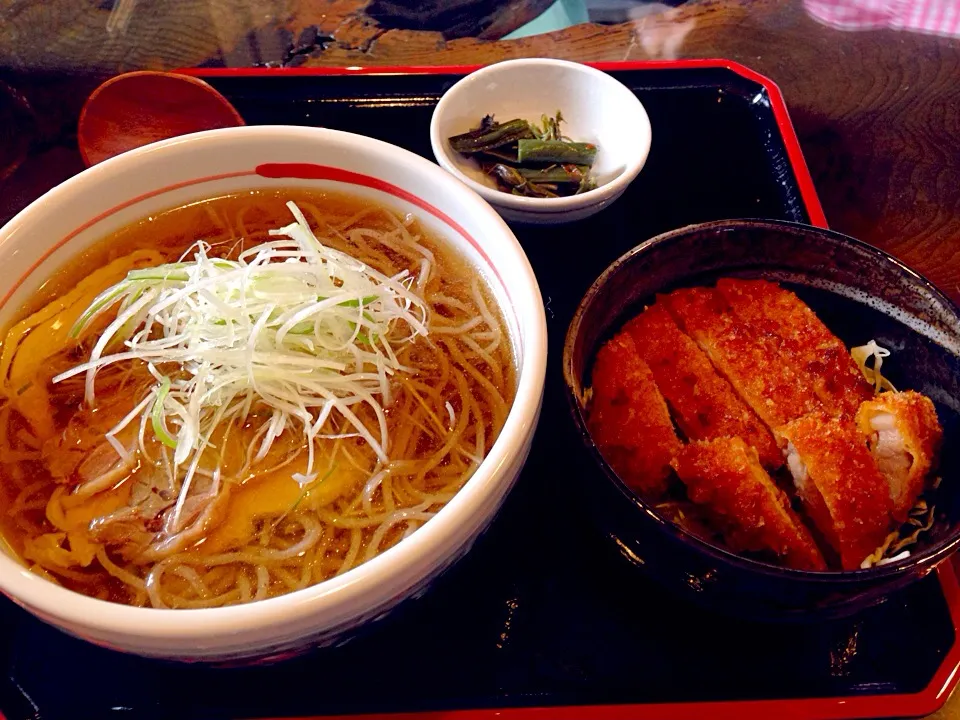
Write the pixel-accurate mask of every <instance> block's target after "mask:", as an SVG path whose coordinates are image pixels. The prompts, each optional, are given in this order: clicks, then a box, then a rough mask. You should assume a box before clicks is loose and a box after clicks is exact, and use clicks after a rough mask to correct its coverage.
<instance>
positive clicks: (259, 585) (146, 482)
mask: <svg viewBox="0 0 960 720" xmlns="http://www.w3.org/2000/svg"><path fill="white" fill-rule="evenodd" d="M16 317H17V318H18V322H16V323H15V324H13V325H12V326H11V327H10V328H9V329H8V331H7V333H6V338H5V340H4V342H3V349H2V354H0V381H2V394H3V400H2V405H0V444H2V446H3V452H2V453H0V493H2V498H3V507H4V508H5V512H4V513H3V514H2V531H3V536H4V538H5V540H6V541H7V543H8V544H9V545H10V547H11V548H12V550H13V551H14V552H15V553H16V554H17V556H18V557H20V558H22V559H23V561H24V562H25V563H26V564H27V565H28V566H29V567H30V568H31V569H32V570H33V571H35V572H37V573H39V574H41V575H43V576H45V577H47V578H48V579H50V580H52V581H54V582H56V583H59V584H61V585H63V586H66V587H68V588H71V589H73V590H76V591H78V592H82V593H84V594H87V595H90V596H93V597H97V598H101V599H105V600H111V601H115V602H120V603H127V604H132V605H137V606H147V607H161V608H204V607H219V606H224V605H230V604H235V603H242V602H249V601H253V600H259V599H264V598H268V597H272V596H276V595H280V594H283V593H287V592H291V591H294V590H297V589H301V588H304V587H307V586H309V585H312V584H315V583H318V582H322V581H323V580H326V579H328V578H331V577H333V576H335V575H338V574H341V573H343V572H346V571H347V570H349V569H350V568H352V567H355V566H356V565H358V564H360V563H362V562H364V561H365V560H368V559H370V558H371V557H373V556H375V555H376V554H377V553H379V552H382V551H383V550H385V549H387V548H389V547H391V546H393V545H395V544H396V543H398V542H400V541H402V539H403V538H405V537H407V536H408V535H410V534H411V533H413V532H415V531H416V530H417V529H418V528H419V527H420V526H422V525H423V524H424V523H426V522H428V521H429V520H430V518H431V517H433V516H434V515H435V514H436V513H437V512H438V511H439V510H440V508H442V507H443V505H444V504H445V503H446V502H448V501H449V500H450V498H452V497H453V495H454V494H455V493H456V492H457V490H459V489H460V487H462V485H463V484H464V483H465V482H466V481H467V480H468V479H469V477H470V475H471V474H472V473H473V471H474V470H475V469H476V468H477V466H478V465H479V464H480V462H481V461H482V459H483V458H484V456H485V455H486V453H487V451H488V450H489V448H490V447H491V445H492V444H493V442H494V441H495V440H496V438H497V436H498V434H499V432H500V430H501V428H502V427H503V424H504V422H505V420H506V416H507V413H508V411H509V408H510V405H511V403H512V401H513V398H514V393H515V389H516V377H515V374H516V371H515V362H514V357H513V353H512V348H511V346H510V341H509V338H508V337H507V333H506V329H505V327H504V323H503V319H502V318H501V316H500V314H499V310H498V309H497V307H496V304H495V303H494V302H493V300H492V297H491V294H490V293H489V291H488V288H487V287H486V285H485V284H484V281H483V280H482V278H481V277H480V276H479V274H478V273H477V272H476V270H475V269H474V268H473V267H472V266H471V265H470V264H469V263H468V262H467V261H466V260H465V259H463V258H461V257H460V256H459V255H458V254H457V253H455V252H453V251H451V250H450V248H449V247H447V246H446V245H445V244H444V243H443V242H441V241H438V240H437V239H436V238H433V237H431V236H430V234H429V233H427V232H426V231H425V230H424V229H423V228H422V227H421V226H420V225H419V223H418V222H417V220H416V219H415V218H413V217H411V216H409V215H408V216H398V215H396V214H395V213H393V212H392V211H390V210H388V209H385V208H383V207H382V206H380V205H377V204H372V203H369V202H366V201H360V200H357V199H355V198H351V197H347V196H343V195H338V194H334V193H328V192H319V191H304V190H269V191H266V190H265V191H256V192H244V193H237V194H233V195H227V196H224V197H218V198H214V199H211V200H208V201H204V202H200V203H195V204H192V205H187V206H184V207H180V208H177V209H173V210H170V211H167V212H164V213H160V214H157V215H154V216H152V217H150V218H145V219H143V220H141V221H139V222H137V223H135V224H133V225H131V226H128V227H126V228H124V229H123V230H121V231H119V232H117V233H116V234H114V235H113V236H111V237H109V238H106V239H105V240H103V241H102V242H100V243H98V244H97V245H95V246H93V247H92V248H90V249H89V250H87V251H85V252H84V253H83V254H82V255H81V256H79V257H78V258H77V259H76V261H75V262H73V263H71V264H70V266H69V267H66V268H63V269H62V270H61V271H60V272H59V273H57V274H56V275H55V276H54V277H52V278H51V279H50V280H49V281H48V282H47V283H45V285H44V286H43V287H42V288H41V290H40V291H39V292H38V293H37V295H36V297H35V298H34V299H33V300H32V301H31V302H30V303H29V304H28V305H27V306H26V307H24V308H23V310H22V311H21V312H20V313H18V314H17V316H16Z"/></svg>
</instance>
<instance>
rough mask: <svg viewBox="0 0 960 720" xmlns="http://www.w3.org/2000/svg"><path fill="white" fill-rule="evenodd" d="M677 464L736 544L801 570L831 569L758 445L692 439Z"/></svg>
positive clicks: (692, 491) (690, 489) (695, 497)
mask: <svg viewBox="0 0 960 720" xmlns="http://www.w3.org/2000/svg"><path fill="white" fill-rule="evenodd" d="M674 467H675V469H676V471H677V474H678V475H679V476H680V479H681V480H682V481H683V482H684V484H685V485H686V486H687V495H688V496H689V497H690V499H691V500H692V501H693V502H695V503H697V504H699V505H703V506H706V507H707V508H708V511H709V514H710V515H711V517H712V518H713V520H714V522H715V523H716V524H717V525H718V527H719V528H720V530H721V532H722V533H723V536H724V539H725V540H726V541H727V543H728V544H729V545H730V547H731V548H732V549H733V550H735V551H740V552H742V551H752V552H762V553H765V554H772V555H775V556H776V557H777V559H778V560H779V561H780V563H782V564H783V565H785V566H786V567H790V568H794V569H797V570H826V569H827V566H826V563H825V562H824V560H823V556H822V555H821V554H820V550H819V549H818V548H817V544H816V543H815V542H814V540H813V536H812V535H811V534H810V531H809V530H808V529H807V527H806V526H805V525H804V524H803V522H802V521H801V520H800V518H799V517H797V515H796V513H795V512H794V511H793V510H792V509H791V507H790V500H789V498H787V495H786V493H784V492H783V490H781V489H780V488H778V487H777V486H776V484H774V482H773V480H771V479H770V476H769V475H767V472H766V471H765V470H764V469H763V467H762V466H761V465H760V460H759V457H758V456H757V451H756V449H755V448H752V447H749V446H748V445H747V444H746V443H745V442H744V441H743V440H742V439H740V438H738V437H732V438H730V437H728V438H716V439H714V440H710V441H706V442H693V443H690V444H689V445H687V446H686V447H685V448H684V449H683V451H682V452H681V453H680V455H679V456H678V457H677V459H676V460H675V461H674Z"/></svg>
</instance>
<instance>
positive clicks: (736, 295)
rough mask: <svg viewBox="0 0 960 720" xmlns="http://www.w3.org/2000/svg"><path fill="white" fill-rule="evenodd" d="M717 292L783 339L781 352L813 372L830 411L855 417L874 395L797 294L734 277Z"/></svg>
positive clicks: (749, 320) (742, 316)
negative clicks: (858, 410) (861, 406)
mask: <svg viewBox="0 0 960 720" xmlns="http://www.w3.org/2000/svg"><path fill="white" fill-rule="evenodd" d="M717 291H718V292H719V293H720V294H721V295H723V297H724V299H725V300H726V301H727V303H728V304H729V305H730V307H731V309H732V310H733V313H734V315H736V316H737V318H738V319H739V320H741V321H742V322H744V323H746V324H747V325H748V326H750V327H752V328H754V329H755V330H756V331H757V333H758V334H762V335H766V336H772V337H776V338H778V339H779V340H780V341H782V344H781V357H782V358H783V360H784V361H785V362H791V363H792V364H793V365H794V367H796V368H797V369H798V370H800V371H801V373H806V374H807V375H808V377H809V378H810V380H811V381H812V384H813V389H814V391H815V392H816V394H817V397H818V398H819V399H820V402H822V403H823V406H824V408H825V409H826V410H827V411H829V412H831V413H833V414H837V415H840V414H846V415H851V416H852V415H854V414H855V413H856V412H857V408H858V407H859V406H860V403H861V402H863V401H864V400H868V399H870V398H871V397H873V388H872V387H871V385H870V383H868V382H867V381H866V378H864V377H863V373H862V372H860V369H859V368H858V367H857V364H856V362H854V360H853V358H852V357H851V356H850V353H849V352H848V351H847V348H846V346H845V345H844V344H843V342H842V341H841V340H840V338H838V337H837V336H836V335H834V334H833V333H832V332H830V330H829V329H828V328H827V326H826V325H824V324H823V323H822V322H821V321H820V318H818V317H817V316H816V314H815V313H814V312H813V310H811V309H810V308H809V307H807V305H806V304H805V303H804V302H803V301H802V300H800V298H798V297H797V296H796V295H795V294H793V293H792V292H790V291H789V290H785V289H784V288H782V287H780V286H779V285H777V284H776V283H772V282H767V281H766V280H740V279H735V278H724V279H722V280H719V281H718V282H717Z"/></svg>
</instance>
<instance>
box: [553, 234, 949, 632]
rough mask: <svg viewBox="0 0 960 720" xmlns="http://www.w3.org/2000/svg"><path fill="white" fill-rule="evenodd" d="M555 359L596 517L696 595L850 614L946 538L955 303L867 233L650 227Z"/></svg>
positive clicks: (582, 310)
mask: <svg viewBox="0 0 960 720" xmlns="http://www.w3.org/2000/svg"><path fill="white" fill-rule="evenodd" d="M563 373H564V381H565V384H566V388H567V395H568V400H569V405H570V408H571V411H572V415H573V421H574V423H573V424H574V427H575V429H576V431H577V432H578V434H579V435H580V437H581V439H582V440H583V446H584V452H583V453H582V454H581V460H582V464H581V472H580V476H581V479H582V481H583V484H584V490H585V494H586V495H587V496H588V497H589V498H590V501H591V505H592V509H593V510H594V513H593V515H594V517H595V518H596V520H597V523H598V524H599V525H600V527H601V529H602V531H603V533H604V534H605V535H606V536H608V537H609V538H610V539H611V540H612V541H613V543H614V547H615V548H616V549H617V550H618V551H619V553H620V554H621V555H622V556H623V557H624V558H625V559H626V560H627V561H628V562H631V563H633V564H634V565H636V566H637V567H638V568H639V569H641V570H642V571H644V572H646V573H648V574H650V575H652V576H653V577H654V578H655V579H657V580H658V581H660V582H661V583H662V584H664V585H666V586H668V587H670V588H672V589H675V590H677V591H679V592H681V593H683V594H686V595H688V596H690V597H691V598H692V599H694V600H696V601H699V602H701V603H703V604H706V605H709V606H710V607H713V608H717V609H720V610H723V611H728V612H733V613H735V614H739V615H747V616H750V617H752V618H766V619H771V620H789V619H801V618H810V617H811V616H816V617H824V616H829V615H843V614H848V613H850V612H854V611H856V610H859V609H861V608H864V607H867V606H869V605H872V604H876V603H878V602H881V601H883V600H884V599H885V598H886V597H887V596H889V595H890V593H892V592H893V591H895V590H897V589H899V588H901V587H903V586H905V585H907V584H909V583H911V582H914V581H916V580H919V579H920V578H923V577H924V576H926V575H927V574H928V573H930V572H931V571H932V570H933V569H934V568H936V567H937V565H938V564H940V563H941V562H943V561H944V560H946V559H947V558H948V557H949V556H950V555H951V554H952V553H953V552H954V551H955V550H956V549H957V546H958V543H960V490H958V483H960V479H958V477H957V475H958V473H957V467H958V463H960V451H958V448H957V442H956V439H957V433H958V428H960V425H958V423H960V405H958V400H957V398H960V312H958V310H957V308H956V306H955V305H954V304H953V303H952V302H951V301H950V300H949V299H947V298H946V297H945V296H944V295H943V294H941V293H940V292H939V291H938V290H937V289H936V288H935V287H934V286H933V285H932V284H931V283H930V282H929V281H927V280H925V279H924V278H923V277H921V276H920V275H918V274H917V273H916V272H914V271H912V270H911V269H909V268H907V267H905V266H904V265H902V264H901V263H900V262H898V261H897V260H895V259H894V258H892V257H891V256H889V255H887V254H885V253H883V252H882V251H880V250H878V249H876V248H873V247H871V246H869V245H867V244H865V243H861V242H859V241H857V240H854V239H852V238H849V237H846V236H844V235H841V234H839V233H835V232H831V231H828V230H823V229H819V228H814V227H809V226H805V225H798V224H793V223H784V222H772V221H769V222H768V221H722V222H713V223H707V224H702V225H695V226H690V227H687V228H683V229H680V230H676V231H672V232H669V233H666V234H664V235H660V236H658V237H655V238H653V239H651V240H648V241H647V242H644V243H642V244H641V245H639V246H637V247H636V248H634V249H633V250H631V251H630V252H628V253H627V254H625V255H623V256H622V257H621V258H619V259H618V260H616V261H615V262H614V263H613V264H612V265H610V266H609V267H608V268H607V270H606V271H605V272H604V273H603V274H602V275H601V276H600V277H599V278H598V279H597V281H596V282H595V283H594V284H593V286H592V287H591V288H590V290H589V291H588V292H587V294H586V295H585V296H584V298H583V300H582V301H581V304H580V306H579V308H578V310H577V312H576V314H575V315H574V318H573V321H572V322H571V324H570V327H569V330H568V333H567V337H566V341H565V344H564V352H563Z"/></svg>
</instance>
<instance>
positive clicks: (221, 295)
mask: <svg viewBox="0 0 960 720" xmlns="http://www.w3.org/2000/svg"><path fill="white" fill-rule="evenodd" d="M287 207H288V208H289V209H290V212H291V213H292V214H293V217H294V219H295V222H293V223H292V224H290V225H287V226H285V227H283V228H280V229H277V230H271V231H270V235H271V236H273V238H272V239H271V240H269V241H267V242H263V243H260V244H258V245H256V246H254V247H252V248H250V249H248V250H245V251H243V252H241V253H240V254H239V256H237V258H236V259H224V258H218V257H210V255H209V253H210V251H211V247H210V245H209V244H208V243H206V242H203V241H201V242H198V243H196V244H194V245H193V246H192V247H191V248H190V250H188V251H187V252H186V253H185V254H184V256H183V257H182V258H181V259H180V261H179V262H174V263H169V264H166V265H160V266H158V267H152V268H141V269H137V270H133V271H131V272H130V273H128V275H127V277H126V278H125V279H124V280H123V281H121V282H120V283H118V284H116V285H114V286H113V287H110V288H107V289H106V290H104V292H102V293H101V294H100V295H99V296H98V297H97V298H96V299H95V300H94V301H93V302H92V303H91V304H90V306H89V307H88V308H87V309H86V311H85V312H84V313H83V314H82V315H81V317H80V318H79V320H78V321H77V323H76V325H75V326H74V328H73V330H72V332H73V334H74V335H79V334H81V333H82V332H84V330H86V329H88V328H89V327H90V326H91V324H92V323H94V322H95V321H96V320H97V319H98V318H100V317H103V316H104V315H106V314H107V313H109V312H115V317H114V318H113V319H112V321H111V322H110V323H109V324H108V325H107V327H106V329H104V330H103V332H102V333H101V335H100V337H99V339H98V340H97V342H96V344H95V346H94V348H93V350H92V352H91V354H90V357H89V360H88V361H87V362H85V363H83V364H82V365H78V366H77V367H74V368H72V369H71V370H68V371H67V372H65V373H62V374H60V375H58V376H57V377H55V378H54V382H60V381H62V380H65V379H67V378H69V377H73V376H75V375H81V374H83V375H85V380H86V383H85V400H86V402H87V403H88V404H90V405H94V404H95V401H96V393H95V380H96V376H97V372H98V371H99V370H101V369H102V368H104V367H106V366H108V365H111V364H114V363H126V362H143V363H145V364H146V366H147V368H148V370H149V371H150V372H151V374H153V376H154V378H156V380H157V383H156V385H155V386H154V387H153V388H152V390H151V391H150V392H151V393H152V394H153V400H152V402H151V401H149V399H148V398H144V402H143V403H142V404H143V409H142V413H143V414H144V415H145V416H146V417H144V418H143V421H144V422H146V421H147V420H149V421H150V423H151V425H152V427H153V430H154V433H155V434H156V437H157V438H158V439H159V440H160V442H162V443H163V444H164V445H166V446H168V447H170V448H174V453H173V462H174V466H175V467H190V468H193V469H195V468H196V466H197V464H198V462H199V457H200V453H201V452H202V451H203V450H204V448H207V447H211V443H213V442H215V440H214V438H215V437H216V432H217V429H218V427H221V426H226V424H227V423H234V422H239V423H241V424H242V423H243V422H246V420H247V418H248V417H250V414H251V412H252V408H253V407H254V406H256V407H257V411H256V412H257V417H258V418H266V419H265V420H263V421H262V422H264V423H265V426H264V428H265V429H264V432H263V433H261V434H259V435H258V436H257V440H256V442H259V443H260V446H259V448H253V450H254V451H255V455H256V457H257V458H260V459H262V458H263V457H265V455H266V453H267V452H268V451H269V449H270V447H271V445H272V443H273V441H274V440H275V439H276V438H277V437H279V436H280V435H281V434H282V433H284V432H286V431H290V430H293V431H298V432H299V433H301V434H302V435H303V440H304V444H305V445H306V447H308V448H309V449H310V453H309V462H308V464H307V468H306V470H305V472H304V473H302V474H297V475H296V476H295V478H296V479H297V480H298V482H300V483H301V484H302V485H303V486H304V487H309V486H310V483H312V482H313V481H314V480H315V478H316V475H315V473H314V472H313V452H312V448H313V444H314V442H315V441H317V440H318V439H321V438H324V437H340V436H342V435H343V434H344V433H346V432H349V433H355V434H356V435H357V436H359V437H360V438H362V439H363V440H365V441H366V442H367V443H368V444H369V445H370V446H371V448H372V449H373V450H374V451H375V452H376V454H377V456H378V458H379V459H380V461H381V462H382V463H384V464H385V463H387V462H388V455H387V449H388V437H387V423H386V414H385V407H386V406H388V405H389V404H390V400H391V397H390V384H389V383H390V379H391V377H392V376H394V375H395V374H397V373H402V372H408V368H406V367H405V366H404V365H403V364H402V363H401V362H400V361H399V360H398V357H397V350H398V349H399V348H400V346H402V345H403V344H405V343H409V342H411V341H413V340H414V339H415V338H417V337H418V336H423V335H426V334H427V321H428V310H427V305H426V303H425V301H424V300H423V298H422V297H420V296H419V295H418V294H417V292H416V291H415V288H417V287H422V284H423V281H424V280H425V277H426V276H428V275H429V273H430V272H431V269H432V268H431V265H430V262H429V261H428V260H425V261H424V263H423V264H422V266H421V267H420V268H419V275H418V274H415V273H413V272H411V271H409V270H404V271H402V272H400V273H397V274H395V275H392V276H387V275H384V274H382V273H380V272H378V271H377V270H375V269H374V268H371V267H368V266H367V265H365V264H364V263H362V262H360V261H358V260H357V259H355V258H353V257H351V256H350V255H348V254H346V253H343V252H340V251H338V250H335V249H333V248H330V247H326V246H325V245H324V244H323V243H322V242H321V241H320V240H319V239H318V238H317V237H316V235H315V234H314V233H313V231H312V230H311V228H310V226H309V224H308V223H307V221H306V218H305V217H304V216H303V213H301V212H300V209H299V208H298V207H297V206H296V205H295V204H294V203H287ZM159 367H162V368H163V371H161V370H159V369H158V368H159ZM148 397H149V396H148ZM360 404H365V405H367V406H369V407H370V408H371V409H372V410H373V417H374V418H375V419H374V420H373V421H366V422H364V421H362V420H361V419H360V417H359V416H358V415H357V413H356V409H357V408H358V406H359V405H360ZM264 408H266V412H264ZM138 412H139V411H138ZM130 421H131V418H126V419H125V420H124V423H126V422H130ZM367 425H370V426H371V427H367ZM116 429H117V428H115V429H114V430H116ZM141 442H142V441H141ZM193 469H191V470H190V471H189V473H192V472H193ZM188 488H189V482H187V481H184V483H183V489H182V492H181V494H185V493H186V492H188ZM182 500H183V498H182V497H181V501H182ZM182 505H183V503H182V502H179V503H178V506H177V507H178V508H180V507H182ZM174 524H176V521H174Z"/></svg>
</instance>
